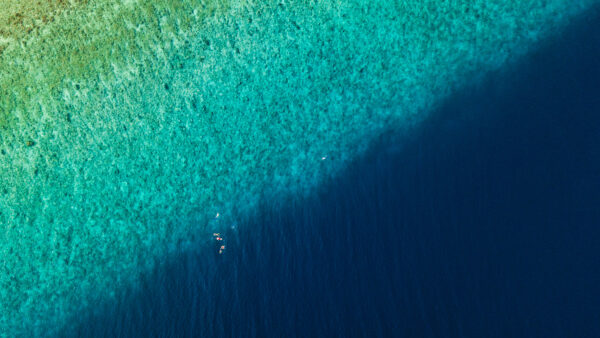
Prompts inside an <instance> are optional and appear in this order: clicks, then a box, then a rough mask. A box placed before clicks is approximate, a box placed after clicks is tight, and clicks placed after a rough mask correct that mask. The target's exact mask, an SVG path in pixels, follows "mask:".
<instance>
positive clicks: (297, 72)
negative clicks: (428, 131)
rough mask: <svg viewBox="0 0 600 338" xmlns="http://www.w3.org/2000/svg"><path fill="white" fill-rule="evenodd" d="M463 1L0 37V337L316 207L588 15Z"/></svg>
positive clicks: (75, 11) (259, 11) (54, 29)
mask: <svg viewBox="0 0 600 338" xmlns="http://www.w3.org/2000/svg"><path fill="white" fill-rule="evenodd" d="M456 3H457V2H454V1H389V0H386V1H383V0H372V1H362V0H349V1H343V2H342V1H335V0H326V1H300V0H288V1H271V0H267V1H252V0H244V1H242V0H239V1H190V0H177V1H152V2H151V1H145V0H139V1H98V2H94V3H87V4H82V5H80V6H78V7H75V8H72V9H70V10H68V11H65V12H62V13H61V14H60V15H58V16H57V17H56V19H55V20H54V21H52V22H50V23H47V24H46V25H44V26H43V27H41V28H39V29H38V30H36V31H35V32H33V33H32V34H29V35H24V36H23V37H22V39H21V40H15V39H12V40H11V39H8V38H6V39H3V40H0V42H2V44H3V45H2V48H3V50H2V54H1V56H0V148H1V151H2V153H1V154H0V226H1V227H2V232H1V236H2V237H1V240H0V258H1V261H2V265H0V329H1V331H0V332H3V333H4V335H5V336H14V335H29V334H35V335H39V334H41V333H49V334H52V333H53V332H54V331H52V330H50V329H49V328H53V329H56V330H60V327H61V326H62V325H66V323H67V322H68V320H69V318H71V317H72V316H74V315H75V314H77V313H78V312H79V311H82V310H88V309H89V308H90V307H91V306H90V304H96V303H97V302H102V301H110V300H111V299H112V298H114V297H118V292H119V290H121V289H123V288H127V287H130V286H134V285H135V282H136V280H137V278H138V277H139V276H140V274H143V273H145V272H146V271H148V270H149V269H150V268H152V267H153V266H154V265H155V264H160V263H161V262H165V261H166V260H168V259H169V255H170V254H173V253H176V252H180V251H181V250H185V248H186V247H189V246H191V245H194V244H197V243H198V242H203V241H205V240H209V239H210V238H211V235H210V233H211V231H213V230H218V229H219V228H220V227H223V226H228V225H229V224H231V223H230V222H231V221H232V220H233V218H234V217H238V216H240V215H251V213H252V210H253V207H254V205H255V203H256V202H257V201H258V199H259V198H268V199H273V200H275V199H284V198H285V197H286V196H287V197H289V196H297V195H303V194H308V193H310V192H311V190H312V189H313V188H314V187H316V186H318V184H319V182H321V181H323V180H324V179H326V178H327V177H329V176H331V175H335V173H336V172H337V171H338V170H340V169H341V168H343V167H344V165H345V164H346V163H347V162H348V161H350V160H352V159H353V158H355V157H356V156H357V155H359V154H360V153H361V152H363V151H365V149H366V148H367V146H368V145H369V144H370V142H371V141H372V140H374V139H376V138H377V137H378V136H379V135H381V134H382V133H383V132H385V131H389V130H394V131H396V132H399V131H403V130H410V128H413V127H414V126H416V125H418V123H419V122H420V121H422V120H423V119H425V118H426V116H427V112H428V111H430V110H431V109H432V108H434V107H435V106H436V104H437V103H439V102H440V101H441V100H443V99H444V98H445V97H447V96H448V95H450V94H452V93H453V92H454V91H456V90H457V89H460V88H461V87H462V86H465V85H469V84H472V83H473V82H476V81H478V80H479V79H481V78H482V77H483V76H484V75H485V74H486V73H487V72H489V71H492V70H497V69H499V68H500V67H502V66H507V65H510V63H511V62H514V61H516V60H518V58H519V56H522V55H524V54H525V53H527V52H528V51H530V50H532V49H533V48H535V45H536V44H535V43H536V42H538V41H543V40H544V38H546V37H548V36H550V35H552V34H558V33H559V32H560V29H561V27H563V26H564V25H565V24H567V23H568V22H569V20H571V19H573V18H575V17H576V15H577V14H578V13H580V12H582V11H583V10H585V9H586V8H588V7H589V6H591V5H593V4H595V3H596V1H593V0H589V1H579V2H577V5H574V4H573V3H572V2H570V1H563V0H550V1H542V0H532V1H527V2H524V1H509V0H505V1H497V2H496V3H495V4H491V3H490V2H489V1H472V2H471V4H470V5H469V6H466V5H457V4H456ZM217 213H218V214H219V218H218V219H216V218H215V215H216V214H217Z"/></svg>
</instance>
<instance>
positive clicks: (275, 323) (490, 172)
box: [71, 11, 600, 337]
mask: <svg viewBox="0 0 600 338" xmlns="http://www.w3.org/2000/svg"><path fill="white" fill-rule="evenodd" d="M513 68H514V69H512V70H511V71H509V72H508V74H506V73H503V74H492V75H491V76H490V78H489V80H488V81H486V82H485V84H483V85H481V86H478V87H477V88H470V89H466V90H464V91H463V92H462V93H459V94H457V95H455V96H454V97H452V98H451V99H449V100H448V102H446V103H445V104H444V105H443V106H442V107H441V108H440V109H439V110H438V111H436V112H435V113H434V114H433V115H432V117H431V118H430V119H429V120H428V121H427V122H426V123H425V124H424V125H423V127H422V128H421V129H420V130H418V131H417V132H415V133H414V135H410V136H409V137H406V138H404V139H402V141H398V139H396V140H397V141H395V142H397V143H395V144H394V141H392V139H395V138H382V140H381V142H380V143H379V144H378V145H376V146H375V147H374V148H373V149H372V150H371V151H370V152H369V153H368V154H367V155H366V156H365V157H364V158H361V159H359V160H357V161H356V162H355V163H354V164H353V165H352V166H350V167H349V168H348V170H347V171H346V172H345V173H344V174H343V175H342V177H339V178H337V179H335V180H332V181H330V182H328V183H327V184H324V185H323V186H322V189H321V191H320V192H319V193H318V194H316V195H315V196H314V197H313V198H311V199H310V200H304V201H300V200H295V201H285V202H282V203H277V205H275V204H273V201H264V205H263V208H262V212H261V214H260V215H259V216H257V217H255V218H253V219H252V220H250V221H248V222H246V223H247V224H239V225H238V228H239V229H238V230H236V231H233V230H232V231H230V232H229V233H227V234H225V240H226V245H227V249H226V252H225V254H223V255H218V254H217V253H216V248H214V247H210V248H200V249H199V250H198V252H197V253H193V254H187V255H183V256H182V257H180V259H178V260H177V262H176V263H174V264H172V265H170V266H168V267H166V268H164V269H160V270H157V271H156V272H155V274H154V275H152V276H151V277H148V278H147V280H145V282H144V283H143V285H142V291H141V293H139V294H132V295H130V297H128V298H123V299H122V301H121V302H120V303H119V304H117V305H115V306H111V307H108V308H106V309H101V310H102V311H101V313H102V314H101V315H96V316H93V317H91V318H84V320H83V324H82V325H80V326H76V325H74V326H73V328H74V329H75V331H76V332H75V333H71V334H72V335H76V336H96V337H102V336H121V337H147V336H160V337H179V336H207V337H213V336H214V337H338V336H339V337H354V336H365V337H377V336H381V337H386V336H387V337H462V336H465V337H509V336H519V337H550V336H556V337H600V11H596V12H595V13H593V14H591V15H589V16H588V17H587V18H586V19H585V20H583V21H582V22H581V23H579V24H577V26H576V27H573V28H571V29H570V30H569V31H568V32H566V33H565V35H564V36H563V37H561V38H559V39H556V40H554V41H553V42H551V43H549V44H548V45H547V46H545V47H544V48H543V49H541V50H540V51H538V52H536V53H535V54H534V55H532V56H530V57H529V58H528V59H527V60H525V61H524V62H523V63H522V64H520V65H518V66H517V67H513ZM392 133H393V132H392ZM398 142H401V143H398ZM400 144H401V145H400Z"/></svg>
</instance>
